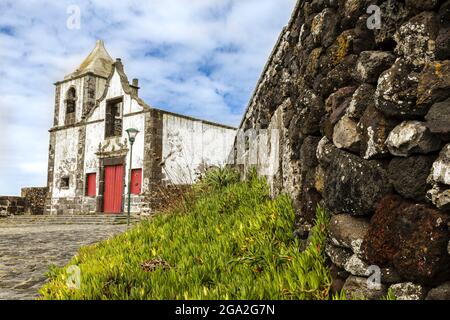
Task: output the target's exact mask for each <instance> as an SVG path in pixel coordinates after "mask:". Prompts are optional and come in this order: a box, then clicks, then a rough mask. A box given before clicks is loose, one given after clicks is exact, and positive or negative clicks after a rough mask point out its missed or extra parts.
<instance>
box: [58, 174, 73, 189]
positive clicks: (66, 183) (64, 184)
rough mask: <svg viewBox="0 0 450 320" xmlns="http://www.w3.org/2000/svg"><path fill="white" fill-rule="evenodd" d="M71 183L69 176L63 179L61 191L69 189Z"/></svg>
mask: <svg viewBox="0 0 450 320" xmlns="http://www.w3.org/2000/svg"><path fill="white" fill-rule="evenodd" d="M69 183H70V178H69V177H68V176H65V177H62V178H61V181H60V184H59V186H60V188H61V189H69Z"/></svg>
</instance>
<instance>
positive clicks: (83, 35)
mask: <svg viewBox="0 0 450 320" xmlns="http://www.w3.org/2000/svg"><path fill="white" fill-rule="evenodd" d="M71 5H77V6H78V7H79V8H80V17H81V20H80V28H79V29H69V28H67V20H68V18H69V17H70V15H71V12H69V13H68V11H67V10H68V7H69V6H71ZM294 5H295V0H148V1H137V0H136V1H133V0H122V1H106V0H103V1H100V0H89V1H76V0H71V1H45V0H41V1H37V0H14V1H9V0H6V1H5V0H0V111H1V113H0V195H17V194H19V193H20V188H21V187H24V186H44V185H46V179H47V154H48V129H49V128H50V127H51V125H52V119H53V105H54V86H53V83H54V82H56V81H58V80H62V79H63V77H64V75H66V74H68V73H70V72H72V71H73V70H75V69H76V67H77V66H78V65H79V64H80V63H81V62H82V60H83V59H84V58H85V57H86V56H87V55H88V53H89V52H90V51H91V50H92V49H93V47H94V46H95V40H96V39H102V40H104V41H105V46H106V48H107V50H108V52H109V53H110V54H111V56H112V57H113V58H122V62H123V63H124V66H125V71H126V73H127V75H128V77H129V79H132V78H138V79H139V81H140V87H141V90H140V95H141V97H142V98H143V99H144V100H145V101H146V102H147V103H148V104H150V105H152V106H155V107H158V108H161V109H165V110H170V111H173V112H178V113H182V114H186V115H191V116H195V117H200V118H203V119H208V120H211V121H217V122H222V123H226V124H230V125H235V126H237V125H238V124H239V121H240V119H241V117H242V113H243V111H244V109H245V107H246V105H247V102H248V100H249V98H250V94H251V92H252V91H253V89H254V87H255V85H256V82H257V80H258V77H259V75H260V73H261V71H262V68H263V66H264V64H265V62H266V60H267V58H268V56H269V54H270V51H271V50H272V47H273V46H274V44H275V41H276V39H277V37H278V35H279V33H280V32H281V30H282V27H283V26H284V25H286V24H287V22H288V20H289V16H290V15H291V12H292V10H293V8H294Z"/></svg>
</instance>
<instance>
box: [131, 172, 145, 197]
mask: <svg viewBox="0 0 450 320" xmlns="http://www.w3.org/2000/svg"><path fill="white" fill-rule="evenodd" d="M141 185H142V169H133V170H131V194H141V189H142V187H141Z"/></svg>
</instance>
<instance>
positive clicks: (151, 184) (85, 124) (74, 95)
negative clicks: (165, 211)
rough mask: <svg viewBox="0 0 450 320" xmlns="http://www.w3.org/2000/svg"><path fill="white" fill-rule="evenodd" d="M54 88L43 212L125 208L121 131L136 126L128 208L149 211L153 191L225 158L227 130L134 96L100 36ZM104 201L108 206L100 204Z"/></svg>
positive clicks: (133, 86)
mask: <svg viewBox="0 0 450 320" xmlns="http://www.w3.org/2000/svg"><path fill="white" fill-rule="evenodd" d="M55 85H56V93H55V108H54V110H55V117H54V118H55V121H54V126H53V127H52V128H51V129H50V143H49V161H48V163H49V164H48V190H49V195H48V198H47V203H46V213H48V214H58V215H61V214H94V213H99V212H108V210H109V211H111V210H113V211H114V212H115V213H120V212H123V211H125V209H126V203H127V200H128V182H129V181H130V177H129V171H128V169H129V167H130V145H129V141H128V136H127V133H126V130H127V129H129V128H134V129H137V130H139V134H138V135H137V137H136V140H135V142H134V144H133V159H132V161H131V168H132V169H133V172H135V174H136V175H137V177H138V178H136V179H137V180H136V181H133V180H132V183H133V184H136V185H140V188H139V191H134V192H133V194H132V196H131V211H132V212H133V213H145V214H148V213H151V212H152V210H153V208H152V207H151V204H152V203H154V202H155V201H156V200H155V199H153V196H154V195H155V194H157V193H155V192H153V191H154V190H153V189H155V188H156V189H158V188H159V187H160V186H165V185H188V184H192V183H193V182H195V181H196V172H197V171H198V170H200V169H201V168H203V167H204V166H214V165H224V164H225V163H226V161H227V160H228V157H229V154H230V152H231V149H232V146H233V139H234V136H235V129H234V128H232V127H228V126H225V125H220V124H216V123H211V122H208V121H204V120H199V119H194V118H191V117H188V116H184V115H178V114H174V113H171V112H167V111H163V110H159V109H156V108H153V107H151V106H149V105H148V104H146V103H145V102H144V101H143V100H142V99H141V98H140V97H139V87H138V81H137V80H136V79H134V80H133V81H132V83H129V81H128V78H127V76H126V74H125V71H124V67H123V64H122V61H121V59H116V60H115V61H114V60H113V59H112V58H111V57H110V56H109V54H108V52H107V51H106V49H105V48H104V44H103V42H101V41H98V42H97V45H96V47H95V49H94V50H93V51H92V52H91V54H90V55H89V56H88V57H87V58H86V60H85V61H83V63H82V64H81V65H80V67H79V68H78V69H77V70H76V71H74V72H73V73H71V74H69V75H67V76H66V77H65V78H64V80H62V81H59V82H57V83H56V84H55ZM111 167H121V170H120V173H117V175H118V176H115V178H114V179H113V181H111V180H108V177H107V174H108V173H107V170H108V169H107V168H111ZM118 172H119V171H118ZM119 175H120V176H119ZM89 177H90V178H91V180H89ZM111 189H112V190H113V191H112V192H113V193H114V195H113V196H111V194H109V193H108V192H109V191H108V190H111ZM111 202H113V203H114V206H115V207H114V209H111V208H106V205H107V204H108V203H111ZM156 202H157V201H156Z"/></svg>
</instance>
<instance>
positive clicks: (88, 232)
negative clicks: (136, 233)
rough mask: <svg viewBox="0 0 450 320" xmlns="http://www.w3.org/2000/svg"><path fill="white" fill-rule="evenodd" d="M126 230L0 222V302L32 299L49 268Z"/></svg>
mask: <svg viewBox="0 0 450 320" xmlns="http://www.w3.org/2000/svg"><path fill="white" fill-rule="evenodd" d="M126 228H127V227H126V226H125V225H98V224H97V225H96V224H92V225H91V224H83V225H78V224H72V225H51V224H49V225H45V224H31V223H30V224H25V225H15V224H10V223H8V222H6V221H2V220H1V219H0V300H19V299H20V300H23V299H35V298H36V297H38V292H37V290H38V289H39V288H40V287H41V286H42V285H43V284H44V283H45V281H46V276H45V273H46V272H47V271H48V269H49V266H50V265H57V266H63V265H65V264H67V263H68V262H69V261H70V260H71V259H72V257H73V256H74V255H75V254H76V252H77V251H78V249H79V248H80V247H81V246H84V245H87V244H92V243H95V242H98V241H101V240H104V239H107V238H108V237H111V236H113V235H115V234H118V233H121V232H123V231H125V230H126Z"/></svg>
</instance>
